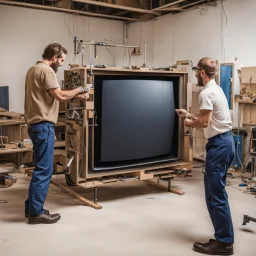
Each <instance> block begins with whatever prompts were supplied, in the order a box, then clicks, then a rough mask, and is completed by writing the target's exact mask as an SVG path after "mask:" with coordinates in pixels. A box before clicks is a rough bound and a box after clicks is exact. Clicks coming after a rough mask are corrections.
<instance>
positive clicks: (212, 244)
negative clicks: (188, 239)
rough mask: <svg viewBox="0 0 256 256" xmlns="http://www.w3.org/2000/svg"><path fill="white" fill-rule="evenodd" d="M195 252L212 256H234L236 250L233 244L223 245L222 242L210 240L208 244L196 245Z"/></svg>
mask: <svg viewBox="0 0 256 256" xmlns="http://www.w3.org/2000/svg"><path fill="white" fill-rule="evenodd" d="M194 250H195V251H196V252H200V253H204V254H210V255H233V253H234V249H233V244H231V243H222V242H220V241H217V240H214V239H210V240H209V242H208V243H205V244H203V243H195V244H194Z"/></svg>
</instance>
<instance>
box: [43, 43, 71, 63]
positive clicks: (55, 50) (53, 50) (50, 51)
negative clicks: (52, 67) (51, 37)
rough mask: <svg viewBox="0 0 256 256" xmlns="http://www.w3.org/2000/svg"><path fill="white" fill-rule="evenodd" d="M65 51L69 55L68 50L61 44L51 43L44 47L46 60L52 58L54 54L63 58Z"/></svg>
mask: <svg viewBox="0 0 256 256" xmlns="http://www.w3.org/2000/svg"><path fill="white" fill-rule="evenodd" d="M63 53H64V54H66V55H67V54H68V51H67V50H66V49H65V48H64V47H63V46H61V45H60V44H57V43H55V44H49V45H48V46H46V48H45V49H44V53H43V55H42V57H43V59H44V60H51V59H52V58H53V57H54V56H56V57H57V58H61V57H62V54H63Z"/></svg>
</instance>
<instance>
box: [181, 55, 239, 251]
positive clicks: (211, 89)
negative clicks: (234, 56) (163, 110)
mask: <svg viewBox="0 0 256 256" xmlns="http://www.w3.org/2000/svg"><path fill="white" fill-rule="evenodd" d="M193 69H194V70H195V71H196V78H197V80H198V85H199V86H203V87H204V90H203V91H202V92H201V93H200V95H199V106H200V113H199V115H198V116H196V115H193V114H190V113H188V111H186V110H185V109H177V110H176V111H177V113H178V115H179V116H180V117H184V118H185V120H184V124H185V126H187V127H194V128H203V129H204V135H205V138H207V139H208V143H207V145H206V152H207V155H206V161H205V174H204V185H205V199H206V204H207V208H208V211H209V214H210V217H211V220H212V223H213V226H214V230H215V234H214V236H215V239H210V240H209V242H208V243H195V244H194V250H195V251H197V252H200V253H204V254H211V255H232V254H233V243H234V231H233V224H232V218H231V214H230V208H229V204H228V195H227V192H226V190H225V185H226V174H227V170H228V168H229V166H230V165H231V163H232V161H233V158H234V156H235V146H234V140H233V137H232V135H231V133H230V131H231V129H232V122H231V117H230V111H229V107H228V102H227V98H226V96H225V94H224V92H223V90H222V88H221V87H220V86H218V85H217V84H216V82H215V80H214V79H215V75H216V73H217V66H216V64H215V63H214V61H213V60H211V59H210V58H203V59H201V60H200V61H199V62H198V64H197V66H196V67H194V68H193Z"/></svg>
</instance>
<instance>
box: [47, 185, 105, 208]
mask: <svg viewBox="0 0 256 256" xmlns="http://www.w3.org/2000/svg"><path fill="white" fill-rule="evenodd" d="M51 183H52V184H54V185H55V186H57V187H59V188H60V189H62V190H64V191H66V192H68V193H69V194H71V195H72V196H74V197H75V198H77V199H79V200H80V201H81V202H83V203H84V204H85V205H88V206H90V207H92V208H94V209H96V210H99V209H102V206H101V205H99V204H97V187H96V188H95V189H94V202H92V201H90V200H88V199H86V198H84V197H83V196H81V195H79V194H78V193H76V192H75V191H73V190H71V189H70V188H68V187H66V186H64V185H62V184H60V183H58V182H57V181H54V180H51Z"/></svg>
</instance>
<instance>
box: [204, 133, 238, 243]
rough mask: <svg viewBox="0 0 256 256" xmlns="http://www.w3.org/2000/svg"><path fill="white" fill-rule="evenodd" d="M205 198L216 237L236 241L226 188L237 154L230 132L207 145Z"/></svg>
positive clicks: (222, 240)
mask: <svg viewBox="0 0 256 256" xmlns="http://www.w3.org/2000/svg"><path fill="white" fill-rule="evenodd" d="M206 152H207V154H206V163H205V175H204V184H205V199H206V204H207V208H208V211H209V214H210V217H211V220H212V223H213V226H214V230H215V234H214V236H215V239H216V240H218V241H220V242H223V243H233V242H234V230H233V224H232V218H231V213H230V208H229V204H228V195H227V192H226V190H225V186H226V175H227V170H228V168H229V167H230V165H231V163H232V161H233V158H234V156H235V145H234V140H233V137H232V135H231V133H230V132H226V133H223V134H220V135H217V136H214V137H212V138H210V139H209V140H208V143H207V145H206Z"/></svg>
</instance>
